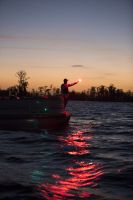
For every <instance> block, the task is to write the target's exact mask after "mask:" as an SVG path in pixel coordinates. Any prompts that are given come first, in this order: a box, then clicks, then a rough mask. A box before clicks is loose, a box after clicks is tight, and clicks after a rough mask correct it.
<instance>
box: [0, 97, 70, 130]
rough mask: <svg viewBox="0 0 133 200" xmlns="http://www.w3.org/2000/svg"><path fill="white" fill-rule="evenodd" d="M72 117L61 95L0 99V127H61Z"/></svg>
mask: <svg viewBox="0 0 133 200" xmlns="http://www.w3.org/2000/svg"><path fill="white" fill-rule="evenodd" d="M70 117H71V113H70V112H68V111H66V110H65V109H64V103H63V99H62V98H61V96H56V97H52V96H51V97H47V98H46V97H37V98H19V99H17V98H13V99H0V129H13V130H36V129H45V128H48V129H53V128H60V127H62V126H64V125H67V124H68V122H69V119H70Z"/></svg>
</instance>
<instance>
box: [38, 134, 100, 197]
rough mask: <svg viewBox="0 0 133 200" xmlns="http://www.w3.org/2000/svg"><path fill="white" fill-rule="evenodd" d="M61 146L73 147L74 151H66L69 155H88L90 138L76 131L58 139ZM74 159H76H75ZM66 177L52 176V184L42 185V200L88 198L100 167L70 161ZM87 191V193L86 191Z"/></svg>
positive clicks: (93, 164) (90, 163) (95, 182)
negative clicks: (89, 190) (89, 188)
mask: <svg viewBox="0 0 133 200" xmlns="http://www.w3.org/2000/svg"><path fill="white" fill-rule="evenodd" d="M59 139H60V141H61V142H62V143H63V144H66V145H68V146H73V147H74V149H75V150H74V151H68V152H67V153H68V154H71V155H79V158H81V155H83V154H88V153H90V151H89V150H88V147H89V144H88V143H87V141H88V140H90V139H92V136H86V135H84V133H83V132H81V131H78V132H76V133H73V134H71V135H69V136H68V137H67V138H66V139H64V138H63V137H60V138H59ZM76 159H78V158H77V157H76ZM65 174H66V176H61V175H60V174H53V175H52V177H51V178H50V180H51V179H52V183H44V184H41V185H40V186H39V190H40V191H41V194H42V196H43V197H44V199H47V200H63V199H69V200H72V199H73V198H74V197H76V198H78V197H80V198H89V197H90V196H91V193H90V192H88V186H89V187H93V188H94V187H95V186H96V184H97V180H98V179H99V177H101V176H102V174H103V172H102V167H101V165H99V164H97V163H92V162H85V161H78V160H72V164H71V166H69V167H66V168H65ZM86 190H87V191H86Z"/></svg>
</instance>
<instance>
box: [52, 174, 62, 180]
mask: <svg viewBox="0 0 133 200" xmlns="http://www.w3.org/2000/svg"><path fill="white" fill-rule="evenodd" d="M52 177H53V178H55V179H59V178H61V177H60V175H58V174H53V175H52Z"/></svg>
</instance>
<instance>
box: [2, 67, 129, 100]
mask: <svg viewBox="0 0 133 200" xmlns="http://www.w3.org/2000/svg"><path fill="white" fill-rule="evenodd" d="M16 77H17V79H18V84H17V85H15V86H10V87H8V88H7V89H6V90H2V89H0V98H8V97H10V98H16V97H39V96H56V95H60V88H56V87H53V86H52V85H51V86H50V87H48V86H40V87H38V89H37V90H35V89H32V90H31V91H28V85H29V83H28V79H29V77H27V73H26V72H25V71H24V70H20V71H18V72H17V73H16ZM69 94H70V96H69V99H70V100H81V101H85V100H86V101H122V102H123V101H128V102H133V92H132V91H130V90H128V91H126V92H125V91H123V89H119V88H116V87H115V86H114V85H113V84H110V85H109V86H104V85H101V86H99V87H95V86H92V87H91V88H89V89H88V90H84V91H81V92H76V91H74V90H72V91H71V92H70V93H69Z"/></svg>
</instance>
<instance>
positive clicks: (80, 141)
mask: <svg viewBox="0 0 133 200" xmlns="http://www.w3.org/2000/svg"><path fill="white" fill-rule="evenodd" d="M91 139H92V136H87V135H84V132H82V131H77V132H76V133H73V134H71V135H69V136H68V137H67V138H66V139H64V138H63V137H60V141H61V142H62V143H66V144H67V145H68V146H73V147H74V148H75V150H73V151H68V152H67V153H68V154H70V155H84V154H89V153H90V151H89V149H88V148H87V147H89V144H88V143H87V142H86V141H87V140H91Z"/></svg>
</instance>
